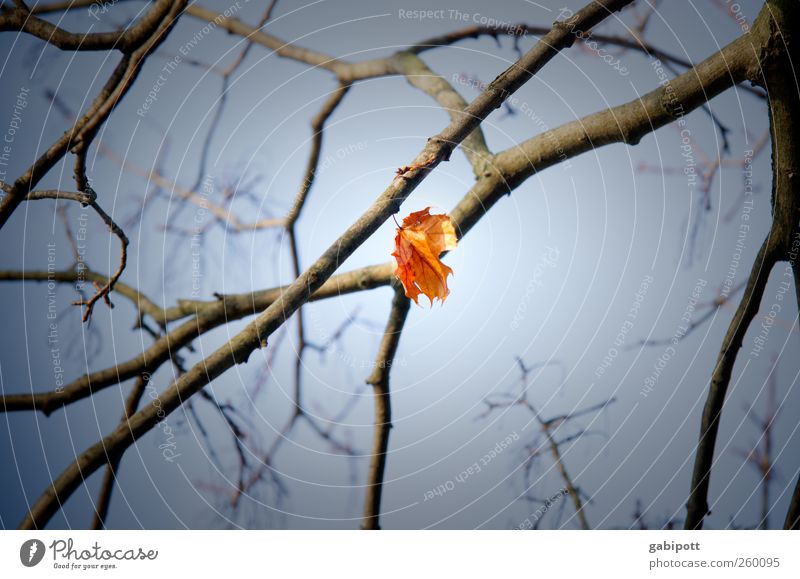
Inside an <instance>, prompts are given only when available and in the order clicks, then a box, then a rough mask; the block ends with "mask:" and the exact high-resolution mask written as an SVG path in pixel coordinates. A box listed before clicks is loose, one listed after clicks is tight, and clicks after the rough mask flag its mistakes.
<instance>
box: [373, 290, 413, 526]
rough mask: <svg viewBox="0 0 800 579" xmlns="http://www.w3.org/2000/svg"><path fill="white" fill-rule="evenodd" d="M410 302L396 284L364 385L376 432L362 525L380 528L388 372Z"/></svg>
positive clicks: (388, 425)
mask: <svg viewBox="0 0 800 579" xmlns="http://www.w3.org/2000/svg"><path fill="white" fill-rule="evenodd" d="M410 307H411V301H410V300H409V299H408V298H407V297H406V295H405V292H404V291H403V288H402V287H400V286H396V287H395V290H394V298H393V299H392V309H391V311H390V312H389V320H388V321H387V322H386V329H385V330H384V332H383V339H382V340H381V345H380V347H379V348H378V355H377V356H376V357H375V367H374V369H373V370H372V374H370V376H369V378H367V384H372V388H373V391H374V393H375V431H374V434H373V437H374V438H373V443H372V455H371V456H370V459H369V474H368V476H367V487H366V490H365V497H364V518H363V519H362V521H361V528H362V529H367V530H378V529H380V528H381V527H380V515H381V496H382V494H383V475H384V473H385V472H386V453H387V450H388V448H389V433H390V431H391V429H392V400H391V393H390V391H389V374H390V372H391V369H392V365H393V364H394V357H395V354H396V353H397V346H398V345H399V343H400V335H401V334H402V332H403V326H404V325H405V322H406V317H407V316H408V310H409V308H410Z"/></svg>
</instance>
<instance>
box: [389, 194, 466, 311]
mask: <svg viewBox="0 0 800 579" xmlns="http://www.w3.org/2000/svg"><path fill="white" fill-rule="evenodd" d="M429 210H430V207H426V208H425V209H423V210H422V211H415V212H414V213H412V214H411V215H409V216H408V217H406V218H405V219H403V225H402V226H401V227H398V228H397V236H396V237H395V239H394V242H395V251H394V253H392V255H393V256H394V258H395V259H396V260H397V269H396V270H395V275H396V276H397V278H398V279H399V280H400V281H401V282H402V284H403V288H404V289H405V291H406V296H407V297H409V298H411V299H412V300H414V302H415V303H416V304H417V305H419V302H418V301H417V296H419V294H421V293H422V294H425V295H426V296H428V299H429V300H430V301H431V306H432V305H433V300H434V298H439V299H440V300H441V301H442V303H444V300H445V298H446V297H447V295H448V294H449V293H450V290H448V289H447V276H448V275H450V274H451V273H453V270H452V269H450V268H449V267H447V266H446V265H445V264H444V263H442V262H441V260H440V259H439V256H440V255H441V254H442V252H443V251H447V250H450V249H455V247H456V243H457V239H456V230H455V228H454V227H453V222H452V221H450V217H449V216H448V215H447V214H444V213H443V214H440V215H431V214H430V213H429Z"/></svg>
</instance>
